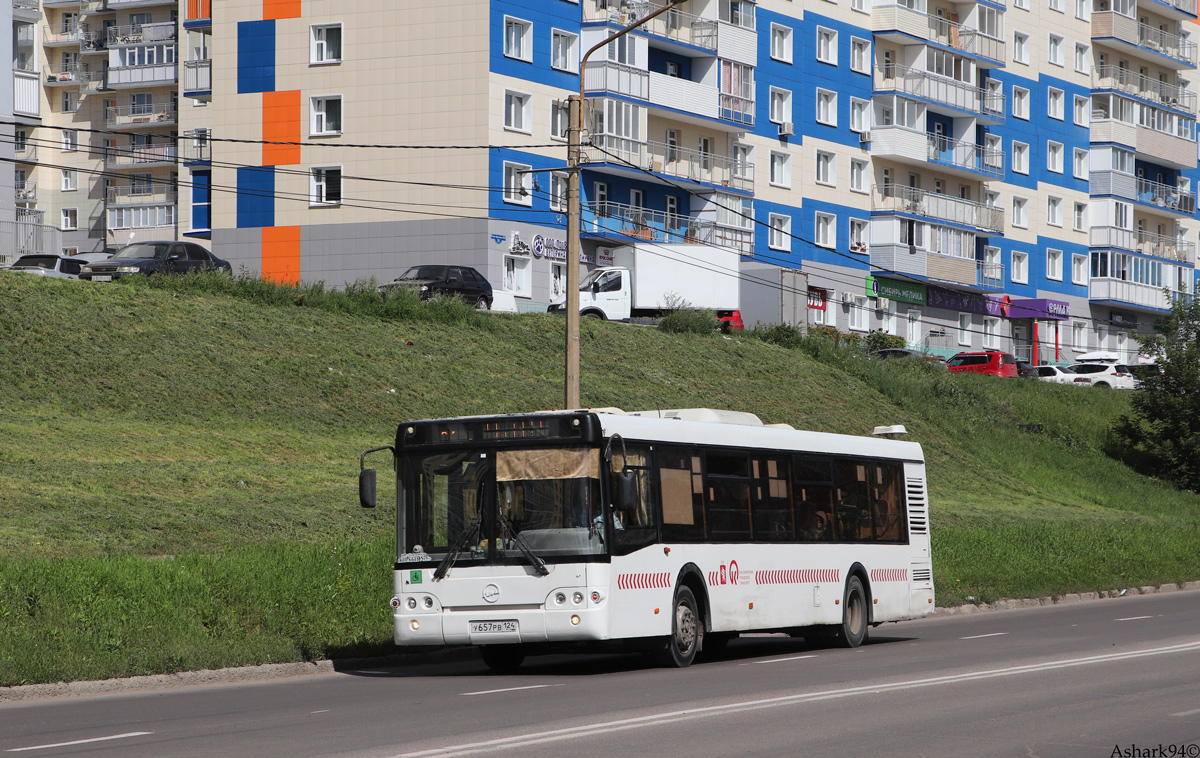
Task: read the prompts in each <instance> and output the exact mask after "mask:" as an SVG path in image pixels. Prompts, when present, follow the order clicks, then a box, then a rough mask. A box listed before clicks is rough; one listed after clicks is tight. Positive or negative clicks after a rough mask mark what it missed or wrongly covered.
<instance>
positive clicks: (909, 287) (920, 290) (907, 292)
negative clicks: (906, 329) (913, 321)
mask: <svg viewBox="0 0 1200 758" xmlns="http://www.w3.org/2000/svg"><path fill="white" fill-rule="evenodd" d="M867 295H869V296H870V297H886V298H887V299H889V300H896V301H898V302H901V303H913V304H914V305H925V285H924V284H917V283H916V282H902V281H898V280H896V279H880V278H878V277H874V276H868V277H867Z"/></svg>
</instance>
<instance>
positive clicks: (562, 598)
mask: <svg viewBox="0 0 1200 758" xmlns="http://www.w3.org/2000/svg"><path fill="white" fill-rule="evenodd" d="M554 602H556V603H558V604H559V605H562V604H563V603H565V602H567V596H566V595H564V594H563V593H561V592H559V593H558V594H556V595H555V596H554Z"/></svg>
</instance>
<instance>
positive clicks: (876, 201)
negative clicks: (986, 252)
mask: <svg viewBox="0 0 1200 758" xmlns="http://www.w3.org/2000/svg"><path fill="white" fill-rule="evenodd" d="M871 213H872V214H874V215H888V214H896V213H903V214H909V215H913V216H923V217H925V218H928V219H931V220H933V221H934V222H938V223H943V224H957V225H959V226H969V227H974V228H975V229H978V230H980V231H982V232H985V233H989V234H1003V233H1004V211H1003V210H1001V209H1000V208H993V207H991V206H988V205H984V204H983V203H976V202H972V201H970V200H963V199H962V198H959V197H953V196H952V195H942V194H939V193H937V192H929V191H927V190H922V189H917V188H914V187H906V186H903V185H900V184H883V185H875V188H874V192H873V198H872V204H871Z"/></svg>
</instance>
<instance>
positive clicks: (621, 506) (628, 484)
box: [613, 471, 638, 513]
mask: <svg viewBox="0 0 1200 758" xmlns="http://www.w3.org/2000/svg"><path fill="white" fill-rule="evenodd" d="M613 478H614V480H615V481H614V483H613V506H614V507H615V508H616V509H617V510H618V511H619V512H621V513H633V512H634V511H636V510H637V500H638V497H637V481H636V480H635V479H634V478H633V472H632V471H621V472H619V473H617V474H615V475H614V477H613Z"/></svg>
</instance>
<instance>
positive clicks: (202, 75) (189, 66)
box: [183, 60, 212, 99]
mask: <svg viewBox="0 0 1200 758" xmlns="http://www.w3.org/2000/svg"><path fill="white" fill-rule="evenodd" d="M205 93H208V94H209V95H211V93H212V61H211V60H201V61H185V62H184V64H183V94H184V96H186V97H195V98H197V99H205V98H202V97H198V96H199V95H202V94H205Z"/></svg>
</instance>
